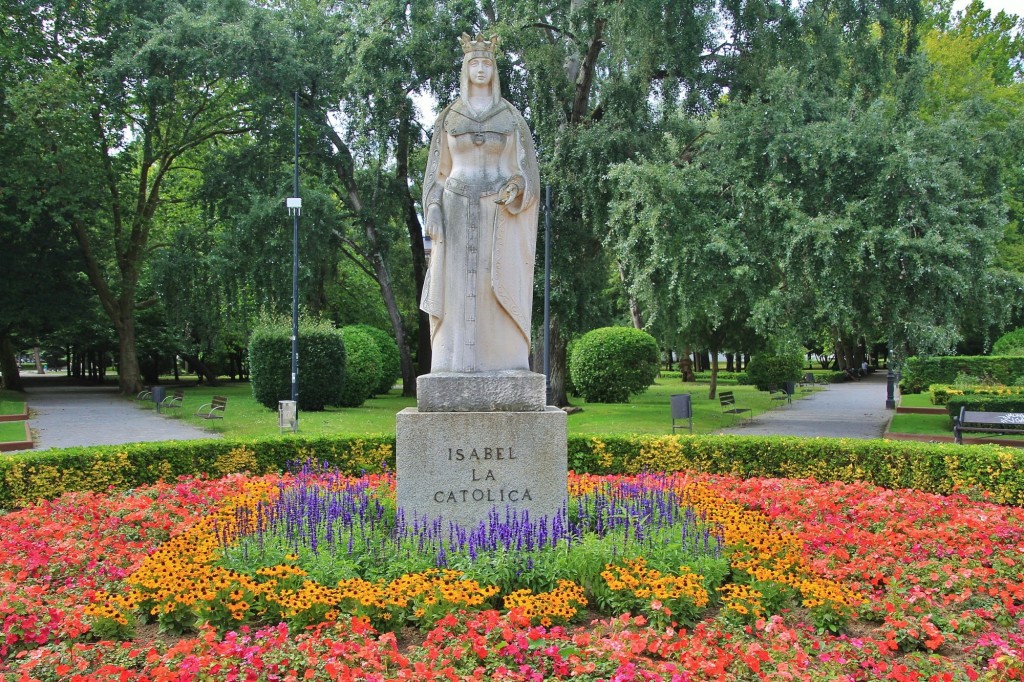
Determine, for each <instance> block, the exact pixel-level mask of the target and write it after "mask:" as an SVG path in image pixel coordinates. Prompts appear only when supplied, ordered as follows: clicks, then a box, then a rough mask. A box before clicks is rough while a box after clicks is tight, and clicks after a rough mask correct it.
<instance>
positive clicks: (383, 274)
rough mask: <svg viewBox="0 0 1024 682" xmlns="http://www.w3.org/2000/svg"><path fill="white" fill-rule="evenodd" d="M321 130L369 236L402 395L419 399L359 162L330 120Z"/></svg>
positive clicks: (348, 198) (325, 119) (330, 159)
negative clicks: (357, 167) (391, 332)
mask: <svg viewBox="0 0 1024 682" xmlns="http://www.w3.org/2000/svg"><path fill="white" fill-rule="evenodd" d="M321 129H322V130H323V131H324V133H326V135H327V137H328V139H330V141H331V143H332V144H333V145H334V147H335V148H336V149H337V150H338V153H337V155H335V156H333V157H328V158H327V161H328V162H329V163H331V164H332V166H333V168H334V173H335V175H337V176H338V179H339V180H340V181H341V185H342V188H343V189H344V193H345V195H344V197H340V198H342V199H344V200H346V201H347V203H348V206H349V208H351V209H352V210H353V211H354V212H355V213H356V215H357V216H358V217H359V222H361V223H362V225H363V231H364V232H365V234H366V241H367V243H368V244H369V247H370V261H371V262H372V263H373V272H374V278H375V279H376V280H377V286H378V287H380V293H381V297H382V298H383V299H384V307H385V308H386V309H387V311H388V318H389V319H390V320H391V328H392V329H393V330H394V332H395V343H396V344H398V353H399V356H400V358H401V367H402V395H403V396H406V397H411V396H415V395H416V372H415V370H414V369H413V364H412V354H411V353H409V346H408V344H406V341H405V323H403V322H402V314H401V312H400V311H399V309H398V300H397V298H396V297H395V291H394V288H393V287H392V286H391V275H390V273H389V272H388V267H387V263H385V262H384V256H383V255H382V251H381V248H380V240H379V239H378V237H377V224H376V222H375V221H374V218H373V215H372V214H370V212H369V211H367V210H366V207H365V205H364V204H363V199H362V196H361V194H360V192H359V186H358V185H357V184H356V179H355V160H354V159H353V158H352V152H351V151H350V150H349V148H348V145H346V144H345V141H344V140H342V139H341V135H339V134H338V131H337V130H335V129H334V125H333V123H332V122H331V120H330V118H328V117H327V116H322V120H321Z"/></svg>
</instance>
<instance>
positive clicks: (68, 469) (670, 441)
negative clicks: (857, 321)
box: [0, 434, 1024, 509]
mask: <svg viewBox="0 0 1024 682" xmlns="http://www.w3.org/2000/svg"><path fill="white" fill-rule="evenodd" d="M394 444H395V438H394V436H393V435H390V434H377V435H358V436H354V435H353V436H337V435H335V436H322V437H306V436H301V435H299V436H285V437H275V438H265V439H256V440H254V439H249V440H228V439H210V440H194V441H164V442H158V443H134V444H130V445H108V446H97V447H78V448H66V449H61V450H44V451H38V452H33V451H28V452H19V453H15V454H11V455H7V456H5V457H3V458H2V459H0V508H2V509H11V508H16V507H20V506H24V505H25V504H28V503H31V502H33V501H35V500H37V499H39V498H52V497H56V496H57V495H60V494H61V493H63V492H67V491H78V490H92V491H104V490H108V489H111V488H113V489H122V490H123V489H130V488H134V487H137V486H140V485H146V484H150V483H155V482H156V481H157V480H160V479H163V480H173V479H175V478H177V477H179V476H186V475H207V476H221V475H224V474H228V473H232V472H236V471H250V472H252V473H256V474H262V473H267V472H271V471H280V470H282V469H284V468H286V467H287V466H288V464H289V463H290V462H295V461H305V460H309V459H313V460H319V461H324V462H327V463H328V464H330V465H332V466H335V467H338V468H339V469H341V470H342V471H344V472H346V473H351V474H359V473H363V472H378V471H381V470H384V469H390V468H393V467H394V465H395V455H394ZM568 456H569V467H570V468H571V469H573V470H575V471H577V472H579V473H592V474H630V473H638V472H641V471H680V470H693V471H700V472H708V473H716V474H730V475H734V476H739V477H753V476H760V477H769V478H775V477H779V478H781V477H785V478H814V479H816V480H819V481H846V482H852V481H866V482H869V483H873V484H875V485H879V486H882V487H886V488H915V489H918V490H923V491H926V492H933V493H940V494H948V493H952V492H957V491H961V492H968V493H971V494H984V493H987V496H988V498H989V499H991V500H992V501H994V502H999V503H1003V504H1014V505H1024V451H1022V450H1017V449H1014V448H1009V447H1004V446H998V445H972V446H957V445H948V444H933V443H916V442H910V441H891V440H853V439H848V438H797V437H779V436H772V437H759V436H719V435H701V436H667V435H666V436H652V435H642V436H638V435H601V436H588V435H572V436H569V439H568Z"/></svg>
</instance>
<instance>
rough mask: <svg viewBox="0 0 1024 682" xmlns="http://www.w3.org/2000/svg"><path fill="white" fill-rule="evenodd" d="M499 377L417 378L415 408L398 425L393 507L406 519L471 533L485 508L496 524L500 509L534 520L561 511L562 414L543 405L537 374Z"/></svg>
mask: <svg viewBox="0 0 1024 682" xmlns="http://www.w3.org/2000/svg"><path fill="white" fill-rule="evenodd" d="M498 374H506V373H488V374H486V375H484V374H479V375H454V374H453V375H425V376H424V377H420V382H419V383H418V385H417V392H418V401H419V405H420V407H419V408H412V407H410V408H406V409H404V410H402V411H401V412H399V413H398V418H397V421H398V424H397V438H396V448H395V455H396V460H397V470H398V483H397V493H398V506H399V507H401V508H403V509H404V510H405V513H406V518H407V519H410V520H411V519H412V515H415V516H416V517H418V518H423V517H427V518H429V519H431V520H432V519H435V518H438V517H440V518H442V519H444V521H446V522H447V521H454V522H456V523H458V524H460V525H463V526H476V525H477V524H478V523H480V522H481V521H484V520H486V519H487V515H488V512H490V511H491V509H497V510H498V511H499V512H500V513H501V516H502V518H504V512H505V510H506V508H508V509H511V510H514V511H516V512H518V513H519V514H521V513H522V512H523V511H529V514H530V518H531V519H533V520H536V519H538V518H540V517H541V516H546V517H548V519H551V518H552V517H553V516H554V515H555V514H557V513H558V512H559V511H560V510H561V509H562V505H563V503H564V502H565V500H566V495H567V476H568V464H567V443H566V414H565V412H563V411H562V410H560V409H558V408H556V407H546V406H544V377H543V375H538V374H533V373H530V372H516V373H513V374H514V375H515V376H497V375H498ZM527 375H529V376H527ZM536 377H539V379H540V381H539V383H538V382H537V380H536ZM538 401H539V402H538ZM495 405H499V406H504V407H505V408H509V407H513V408H518V409H515V410H509V409H505V410H500V409H497V410H496V409H495ZM424 406H426V407H427V408H428V409H427V410H424V409H423V407H424ZM474 406H476V409H475V410H473V409H472V408H473V407H474ZM438 407H446V408H448V409H446V410H444V411H440V410H438V409H437V408H438Z"/></svg>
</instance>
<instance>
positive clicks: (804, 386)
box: [798, 372, 815, 393]
mask: <svg viewBox="0 0 1024 682" xmlns="http://www.w3.org/2000/svg"><path fill="white" fill-rule="evenodd" d="M814 384H815V382H814V374H812V373H811V372H807V373H806V374H804V378H803V379H801V380H800V383H799V384H798V385H799V386H800V392H801V393H811V392H812V391H813V390H814Z"/></svg>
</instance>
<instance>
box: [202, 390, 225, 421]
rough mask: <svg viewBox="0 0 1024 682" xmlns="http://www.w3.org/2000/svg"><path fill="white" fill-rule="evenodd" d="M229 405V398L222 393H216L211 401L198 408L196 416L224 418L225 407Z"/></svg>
mask: <svg viewBox="0 0 1024 682" xmlns="http://www.w3.org/2000/svg"><path fill="white" fill-rule="evenodd" d="M227 406H228V399H227V398H226V397H224V396H222V395H215V396H213V398H212V399H211V400H210V402H208V403H206V404H205V405H201V406H200V407H199V409H198V410H196V416H197V417H202V418H203V419H223V418H224V408H226V407H227Z"/></svg>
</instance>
